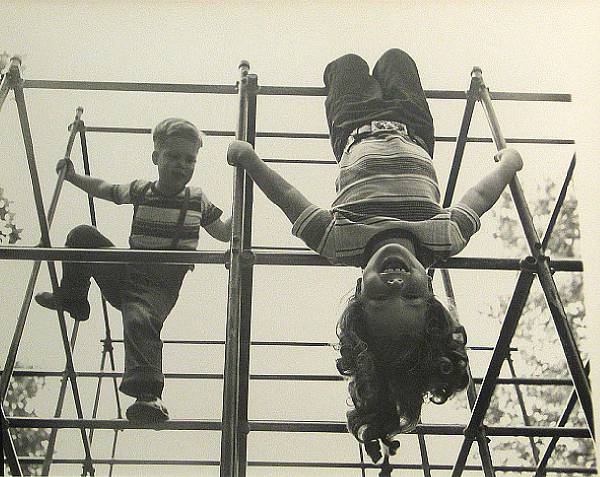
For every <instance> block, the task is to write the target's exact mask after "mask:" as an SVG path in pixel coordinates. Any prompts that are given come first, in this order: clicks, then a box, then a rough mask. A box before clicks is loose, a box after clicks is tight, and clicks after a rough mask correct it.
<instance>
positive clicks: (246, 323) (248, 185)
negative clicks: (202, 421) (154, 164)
mask: <svg viewBox="0 0 600 477" xmlns="http://www.w3.org/2000/svg"><path fill="white" fill-rule="evenodd" d="M246 78H247V85H246V104H247V110H246V124H245V130H243V131H239V133H240V135H243V138H244V139H245V140H246V141H247V142H249V143H250V144H252V146H254V145H255V141H256V103H257V101H256V94H257V92H258V77H257V76H256V75H255V74H248V75H247V77H246ZM253 186H254V183H253V181H252V179H251V177H250V175H248V174H244V200H243V206H244V215H243V229H242V234H243V237H242V249H243V254H244V255H247V254H249V253H250V254H251V252H250V250H251V247H252V208H253V202H254V187H253ZM253 278H254V273H253V267H252V261H246V260H244V261H242V263H241V285H242V289H241V297H240V313H241V320H240V341H239V343H240V351H239V358H240V359H239V367H238V373H239V381H238V385H239V391H238V393H239V403H238V406H239V411H238V416H239V429H238V439H237V441H238V445H237V455H238V459H237V461H238V471H237V475H238V476H239V477H245V476H246V466H247V461H248V455H247V453H248V452H247V446H248V444H247V442H248V432H249V430H248V392H249V381H250V346H251V339H250V336H251V319H252V293H253Z"/></svg>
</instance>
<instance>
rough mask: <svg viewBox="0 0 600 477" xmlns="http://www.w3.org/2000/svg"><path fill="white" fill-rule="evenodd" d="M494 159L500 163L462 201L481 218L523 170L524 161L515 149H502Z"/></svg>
mask: <svg viewBox="0 0 600 477" xmlns="http://www.w3.org/2000/svg"><path fill="white" fill-rule="evenodd" d="M494 157H495V159H496V161H498V162H497V164H496V167H495V168H494V170H493V171H492V172H490V173H489V174H488V175H486V176H485V177H484V178H483V179H481V180H480V181H479V182H478V183H477V185H475V186H474V187H471V188H470V189H469V190H468V191H467V192H466V193H465V195H464V196H463V197H462V199H461V200H460V203H461V204H464V205H466V206H468V207H470V208H471V209H473V211H474V212H475V213H476V214H477V215H478V216H479V217H481V216H482V215H483V214H485V213H486V212H487V211H488V210H489V209H490V208H491V207H492V206H493V205H494V204H495V203H496V201H497V200H498V198H499V197H500V194H502V191H503V190H504V188H505V187H506V186H507V184H508V183H509V182H510V181H511V180H512V178H513V177H514V175H515V172H517V171H520V170H521V169H522V168H523V159H522V158H521V155H520V154H519V153H518V151H516V150H514V149H502V150H500V151H498V153H497V154H496V155H495V156H494Z"/></svg>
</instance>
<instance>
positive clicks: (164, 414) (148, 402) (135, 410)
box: [125, 395, 169, 423]
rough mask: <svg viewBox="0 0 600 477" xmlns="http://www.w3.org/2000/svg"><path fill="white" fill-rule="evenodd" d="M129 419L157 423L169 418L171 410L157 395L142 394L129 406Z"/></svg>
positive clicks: (127, 412)
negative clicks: (168, 409)
mask: <svg viewBox="0 0 600 477" xmlns="http://www.w3.org/2000/svg"><path fill="white" fill-rule="evenodd" d="M125 415H126V416H127V419H129V420H130V421H135V422H143V423H157V422H164V421H167V420H168V419H169V411H167V408H166V407H165V405H164V404H163V402H162V400H161V399H160V398H159V397H157V396H151V395H142V396H140V397H138V398H137V399H136V401H135V402H134V403H133V404H132V405H131V406H129V407H128V408H127V411H126V413H125Z"/></svg>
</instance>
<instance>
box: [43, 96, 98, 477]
mask: <svg viewBox="0 0 600 477" xmlns="http://www.w3.org/2000/svg"><path fill="white" fill-rule="evenodd" d="M82 114H83V108H81V107H79V108H77V110H76V112H75V120H74V121H73V123H72V124H71V126H70V128H69V138H68V140H67V147H66V150H65V156H64V157H65V158H66V159H70V157H71V151H72V150H73V144H74V142H75V136H76V135H77V133H78V132H79V126H80V123H81V115H82ZM64 174H65V173H64V172H61V173H60V175H59V180H58V182H57V185H56V187H55V191H54V195H53V197H52V201H51V204H50V209H51V210H52V212H53V213H52V215H53V216H54V211H55V210H56V208H57V206H58V200H59V197H60V192H61V188H62V184H63V183H64ZM61 177H62V179H63V180H61ZM59 183H60V185H59ZM78 331H79V322H77V321H76V322H75V323H74V325H73V329H72V330H71V338H70V339H69V348H70V350H71V352H72V351H73V350H74V349H75V343H76V342H77V333H78ZM68 375H69V370H68V369H67V368H66V367H65V370H64V371H63V377H62V379H61V382H60V388H59V391H58V399H57V401H56V407H55V410H54V417H60V416H61V414H62V409H63V406H64V402H65V397H66V392H67V386H68V383H69V381H68ZM57 437H58V429H52V430H51V431H50V436H49V437H48V446H47V447H46V456H45V459H44V465H43V466H42V475H49V474H50V467H51V465H52V456H53V455H54V448H55V446H56V439H57ZM90 443H91V437H90ZM90 457H91V456H90ZM87 462H88V465H91V461H87Z"/></svg>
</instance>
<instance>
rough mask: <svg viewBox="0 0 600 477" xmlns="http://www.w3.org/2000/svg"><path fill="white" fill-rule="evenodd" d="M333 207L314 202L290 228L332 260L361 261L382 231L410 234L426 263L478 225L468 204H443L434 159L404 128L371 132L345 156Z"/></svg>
mask: <svg viewBox="0 0 600 477" xmlns="http://www.w3.org/2000/svg"><path fill="white" fill-rule="evenodd" d="M339 166H340V173H339V177H338V179H337V181H336V189H337V198H336V199H335V201H334V202H333V205H332V207H331V209H322V208H319V207H317V206H314V205H313V206H310V207H308V208H307V209H306V210H304V212H302V214H301V215H300V216H299V217H298V219H297V220H296V222H295V223H294V225H293V228H292V233H293V234H294V235H295V236H297V237H299V238H301V239H302V240H303V241H304V242H305V243H306V244H307V245H308V246H309V247H310V248H312V249H313V250H315V251H316V252H317V253H319V254H320V255H322V256H324V257H325V258H327V259H328V260H330V261H331V262H332V263H338V264H348V265H354V266H361V267H364V266H365V264H366V262H367V261H368V259H369V254H370V253H371V252H370V249H371V247H372V246H373V245H374V243H375V242H377V241H378V239H379V238H382V237H386V238H387V237H390V236H394V235H397V236H407V235H408V236H412V237H413V238H414V239H415V241H416V244H415V245H416V248H417V258H418V259H419V260H420V261H421V263H423V265H424V266H429V265H431V264H432V263H433V262H434V261H435V260H438V259H445V258H447V257H450V256H452V255H455V254H457V253H458V252H460V251H461V250H462V249H463V248H464V247H465V245H466V244H467V242H468V240H469V238H470V237H471V235H473V234H474V233H475V232H477V230H479V227H480V222H479V217H478V216H477V214H476V213H475V212H474V211H473V210H472V209H471V208H469V207H468V206H466V205H464V204H460V203H459V204H457V205H455V206H453V207H450V208H447V209H442V208H441V207H440V205H439V202H440V190H439V187H438V182H437V177H436V174H435V169H434V168H433V161H432V159H431V157H430V156H429V155H428V154H427V152H426V151H425V150H424V149H423V148H422V147H420V146H418V145H417V144H415V143H414V142H413V141H412V140H411V139H410V137H409V136H408V135H406V134H404V133H398V132H394V133H386V134H383V135H377V136H369V137H367V138H365V139H363V140H362V141H360V142H358V143H355V144H353V145H350V146H349V147H348V148H346V151H345V152H344V154H343V155H342V157H341V159H340V164H339Z"/></svg>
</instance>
